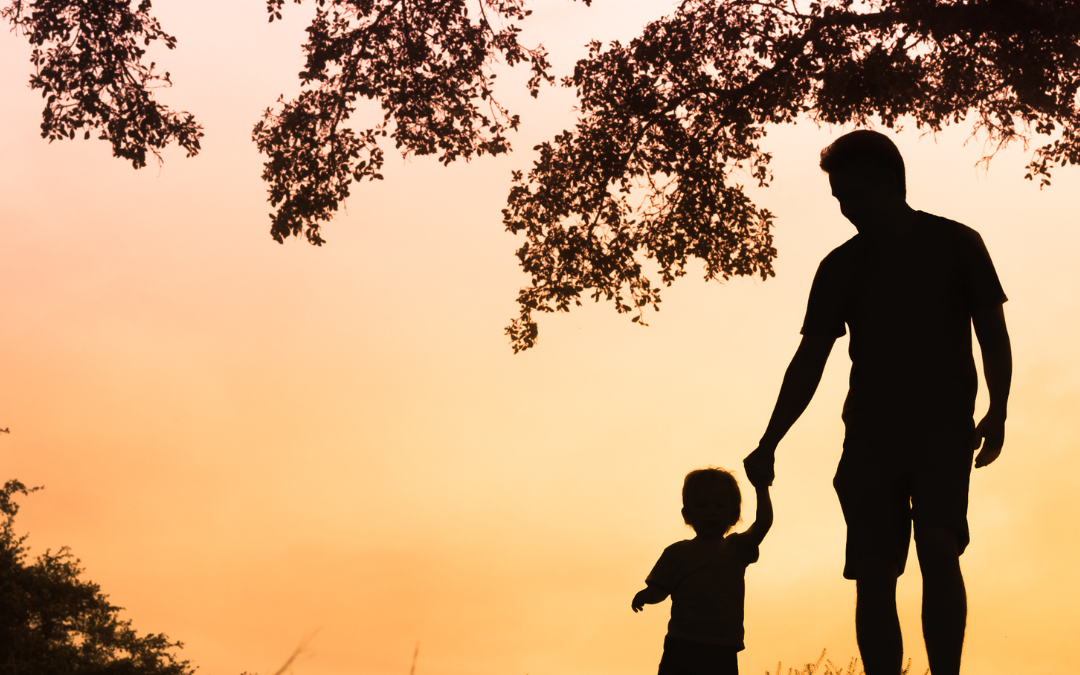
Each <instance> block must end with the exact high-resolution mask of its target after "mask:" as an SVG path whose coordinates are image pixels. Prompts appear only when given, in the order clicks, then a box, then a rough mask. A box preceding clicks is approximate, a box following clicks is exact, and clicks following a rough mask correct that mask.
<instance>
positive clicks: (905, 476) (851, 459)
mask: <svg viewBox="0 0 1080 675" xmlns="http://www.w3.org/2000/svg"><path fill="white" fill-rule="evenodd" d="M973 434H974V427H973V426H964V425H954V426H953V428H952V429H951V430H950V431H948V432H945V431H943V430H942V428H941V427H938V428H937V429H936V430H935V433H934V434H933V436H932V437H924V438H923V439H920V440H915V439H912V438H909V439H905V440H899V439H895V438H894V439H880V438H875V439H873V440H870V437H869V435H865V434H851V433H850V430H849V434H848V438H847V439H846V440H845V441H844V454H843V455H842V456H841V458H840V466H839V467H838V468H837V470H836V477H835V478H834V479H833V486H834V487H835V488H836V494H837V496H838V497H839V498H840V507H841V508H842V509H843V511H844V520H845V521H847V527H848V531H847V553H846V560H845V562H844V577H845V578H847V579H855V578H857V570H856V567H857V565H858V561H859V560H860V559H862V558H864V557H867V556H874V557H879V558H885V559H887V560H894V561H895V562H896V565H897V571H898V572H899V573H901V574H903V572H904V565H905V563H906V562H907V556H908V547H909V544H910V542H911V525H912V523H913V522H914V523H915V526H916V529H918V527H919V526H922V525H935V526H938V527H943V528H945V529H947V530H949V531H950V532H952V533H953V534H954V535H956V542H957V545H958V548H959V552H960V553H963V552H964V549H965V548H966V547H967V545H968V541H969V540H970V538H971V537H970V534H969V532H968V522H967V505H968V484H969V482H970V479H971V460H972V455H973V454H974V450H972V448H971V441H972V438H973Z"/></svg>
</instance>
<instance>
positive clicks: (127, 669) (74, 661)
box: [0, 480, 195, 675]
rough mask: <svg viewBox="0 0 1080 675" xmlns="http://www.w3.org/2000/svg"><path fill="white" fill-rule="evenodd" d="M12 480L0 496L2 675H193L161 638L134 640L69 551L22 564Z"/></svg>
mask: <svg viewBox="0 0 1080 675" xmlns="http://www.w3.org/2000/svg"><path fill="white" fill-rule="evenodd" d="M38 489H39V488H30V489H28V488H27V487H26V486H25V485H23V484H22V483H21V482H19V481H17V480H9V481H8V482H7V483H6V484H4V486H3V488H0V517H2V519H3V522H2V523H0V674H3V675H56V673H65V675H193V674H194V672H195V671H194V669H193V668H191V667H190V666H189V665H188V662H187V661H181V660H178V659H177V658H176V657H174V656H173V654H172V650H174V649H179V648H181V647H182V646H183V645H181V644H180V643H179V642H171V641H170V640H169V639H168V638H167V637H166V636H165V635H162V634H149V635H139V634H138V633H136V632H135V630H134V629H133V628H132V627H131V622H130V621H126V620H123V619H121V618H120V616H119V613H120V608H119V607H116V606H115V605H113V604H112V603H110V602H109V600H108V597H107V596H105V595H104V594H103V593H102V592H101V589H100V588H99V587H98V585H97V584H95V583H92V582H90V581H85V580H83V579H81V578H80V575H81V574H82V571H83V570H82V568H81V567H79V561H78V560H77V559H75V558H74V557H73V556H72V555H71V552H70V551H69V550H68V549H67V548H62V549H60V550H59V551H57V552H52V551H45V552H44V553H42V554H41V555H39V556H37V558H36V559H35V560H34V561H33V562H29V561H28V560H27V555H28V552H27V549H26V545H25V541H26V536H25V535H22V536H20V535H17V534H15V530H14V527H13V522H14V519H15V514H16V513H18V510H19V505H18V503H17V502H16V501H15V498H16V497H17V496H18V495H23V496H26V495H29V494H30V493H31V492H35V491H37V490H38Z"/></svg>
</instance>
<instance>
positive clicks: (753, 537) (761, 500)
mask: <svg viewBox="0 0 1080 675" xmlns="http://www.w3.org/2000/svg"><path fill="white" fill-rule="evenodd" d="M747 478H748V479H749V480H750V483H751V484H752V485H753V486H754V490H755V491H756V492H757V516H756V517H755V518H754V524H753V525H751V526H750V529H748V530H747V531H746V532H745V533H744V534H743V536H744V537H746V538H747V539H748V540H749V541H752V542H753V543H754V545H755V546H757V545H759V544H761V540H762V539H764V538H765V535H766V534H768V533H769V528H770V527H772V521H773V510H772V499H771V498H770V497H769V476H768V475H762V474H759V473H756V472H754V473H747Z"/></svg>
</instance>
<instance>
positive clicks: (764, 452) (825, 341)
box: [743, 335, 836, 485]
mask: <svg viewBox="0 0 1080 675" xmlns="http://www.w3.org/2000/svg"><path fill="white" fill-rule="evenodd" d="M834 342H836V338H834V337H820V336H816V335H804V336H803V339H802V342H800V343H799V348H798V349H797V350H795V356H793V357H792V358H791V364H790V365H789V366H788V369H787V372H786V373H785V374H784V383H783V384H782V385H780V395H779V396H777V398H776V405H775V406H774V407H773V412H772V417H770V418H769V426H768V428H766V429H765V435H764V436H762V437H761V441H760V442H759V443H758V447H757V449H756V450H754V451H753V452H751V453H750V454H749V455H747V457H746V459H745V460H743V466H744V467H745V468H746V475H747V476H750V475H755V476H757V475H760V476H764V477H765V478H766V479H767V480H766V484H767V485H772V481H773V477H774V473H773V460H774V457H775V454H776V446H777V444H779V443H780V439H782V438H783V437H784V435H785V434H786V433H787V432H788V429H790V428H791V425H793V424H795V420H797V419H799V416H800V415H802V413H803V411H804V410H806V406H808V405H809V404H810V399H812V398H814V392H815V391H817V386H818V383H819V382H821V373H822V372H824V370H825V362H826V361H828V360H829V352H831V351H832V346H833V343H834Z"/></svg>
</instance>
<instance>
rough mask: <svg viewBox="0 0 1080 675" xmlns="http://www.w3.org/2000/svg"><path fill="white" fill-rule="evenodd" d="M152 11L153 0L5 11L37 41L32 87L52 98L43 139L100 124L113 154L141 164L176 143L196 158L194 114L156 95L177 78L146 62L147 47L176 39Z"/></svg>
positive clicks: (16, 2)
mask: <svg viewBox="0 0 1080 675" xmlns="http://www.w3.org/2000/svg"><path fill="white" fill-rule="evenodd" d="M150 9H151V7H150V0H141V2H139V4H138V6H137V7H136V8H135V9H134V10H133V9H132V7H131V2H130V1H129V0H12V2H11V4H10V5H8V6H7V7H4V8H3V9H0V16H2V17H3V18H5V19H7V20H8V21H9V22H10V23H11V24H12V25H13V27H14V28H15V29H16V30H17V31H21V32H23V33H24V34H25V35H26V36H27V37H28V38H29V40H30V44H31V45H33V48H34V49H33V52H32V54H31V57H30V60H31V62H32V63H33V65H34V69H35V72H34V74H33V75H32V76H31V78H30V87H31V89H40V90H41V96H42V98H44V99H45V110H44V112H43V114H42V122H41V135H42V137H43V138H47V139H49V141H50V142H52V141H54V140H58V139H65V138H66V139H74V138H75V135H76V134H77V133H81V134H82V136H83V138H84V139H86V138H90V134H91V133H92V132H93V131H94V130H97V132H98V138H100V139H101V140H107V141H109V142H110V143H111V144H112V150H113V156H115V157H120V158H123V159H126V160H128V161H130V162H131V164H132V166H134V167H135V168H136V169H138V168H142V167H144V166H146V156H147V152H150V153H153V155H154V156H155V157H157V159H158V162H160V161H161V151H162V150H163V149H164V148H165V146H166V145H168V144H169V143H172V142H176V143H178V144H179V145H180V146H181V147H183V148H184V149H185V150H187V154H188V156H189V157H191V156H192V155H195V154H197V153H198V152H199V148H200V142H199V139H200V138H201V137H202V135H203V133H202V127H201V126H200V125H199V124H197V123H196V122H195V119H194V117H193V116H192V115H191V114H190V113H187V112H175V111H173V110H170V109H169V108H168V107H166V106H164V105H162V104H161V103H158V102H157V101H155V100H154V97H153V89H155V88H158V87H163V86H170V85H171V81H170V77H169V73H168V72H160V71H158V70H157V64H155V63H153V62H151V63H150V64H146V63H145V62H144V61H145V59H144V58H143V57H144V56H145V54H146V50H145V49H144V47H146V46H148V45H149V44H150V43H151V42H153V41H156V40H159V41H161V42H162V43H163V44H164V45H165V46H166V47H168V48H169V49H173V48H174V47H175V46H176V39H175V38H173V37H172V36H170V35H168V34H166V33H165V32H164V31H162V29H161V26H160V24H159V23H158V21H157V19H155V18H153V17H152V16H151V15H150ZM140 45H141V46H140Z"/></svg>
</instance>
